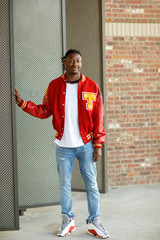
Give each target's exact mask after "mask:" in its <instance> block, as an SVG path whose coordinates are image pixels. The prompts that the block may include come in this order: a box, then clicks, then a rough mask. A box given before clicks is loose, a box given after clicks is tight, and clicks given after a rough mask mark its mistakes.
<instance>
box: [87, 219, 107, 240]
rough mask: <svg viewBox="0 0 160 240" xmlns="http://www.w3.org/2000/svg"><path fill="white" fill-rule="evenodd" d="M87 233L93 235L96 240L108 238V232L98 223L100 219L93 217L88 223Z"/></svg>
mask: <svg viewBox="0 0 160 240" xmlns="http://www.w3.org/2000/svg"><path fill="white" fill-rule="evenodd" d="M88 233H89V234H91V235H95V236H96V237H98V238H109V237H110V235H109V234H108V232H107V231H106V230H105V229H104V227H103V226H102V224H101V223H100V217H95V218H94V219H93V221H91V222H89V228H88Z"/></svg>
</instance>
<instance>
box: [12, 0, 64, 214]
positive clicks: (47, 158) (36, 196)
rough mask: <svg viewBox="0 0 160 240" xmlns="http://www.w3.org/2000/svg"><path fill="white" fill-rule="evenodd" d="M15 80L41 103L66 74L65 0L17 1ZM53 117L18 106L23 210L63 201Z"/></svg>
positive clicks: (28, 96)
mask: <svg viewBox="0 0 160 240" xmlns="http://www.w3.org/2000/svg"><path fill="white" fill-rule="evenodd" d="M13 25H14V39H13V40H14V62H15V85H16V87H17V88H18V90H19V91H20V93H21V97H22V98H23V99H24V100H26V101H27V100H30V101H33V102H35V103H36V104H40V103H41V102H42V99H43V95H44V93H45V90H46V88H47V87H48V84H49V82H50V81H51V80H52V79H54V78H56V77H58V76H60V75H61V74H62V64H61V57H62V52H63V46H62V9H61V0H54V1H53V0H45V1H44V0H27V1H26V0H14V1H13ZM51 120H52V119H51V118H49V119H45V120H41V119H38V118H34V117H32V116H30V115H28V114H26V113H24V112H23V111H22V110H21V109H20V108H18V107H17V108H16V124H17V157H18V179H19V188H18V190H19V206H20V209H23V208H27V207H34V206H43V205H53V204H57V203H58V202H59V180H58V174H57V168H56V159H55V144H54V135H55V132H54V130H53V128H52V121H51Z"/></svg>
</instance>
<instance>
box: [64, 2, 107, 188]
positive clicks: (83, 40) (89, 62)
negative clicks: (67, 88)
mask: <svg viewBox="0 0 160 240" xmlns="http://www.w3.org/2000/svg"><path fill="white" fill-rule="evenodd" d="M102 2H103V1H101V0H80V1H79V0H66V46H67V49H70V48H75V49H78V50H80V52H81V53H82V63H83V68H82V73H83V74H84V75H87V76H88V77H90V78H92V79H93V80H94V81H95V82H96V83H97V84H98V85H99V86H100V89H101V91H102V93H103V80H104V79H103V75H104V73H103V64H104V63H103V26H102V16H103V13H102ZM104 90H105V89H104ZM104 163H105V161H104V155H103V157H102V160H101V161H99V162H98V163H97V172H98V185H99V189H100V190H101V191H105V190H104V185H105V178H104ZM72 188H73V189H75V190H84V189H85V187H84V183H83V181H82V180H81V176H80V172H79V166H78V163H77V161H76V163H75V167H74V172H73V179H72Z"/></svg>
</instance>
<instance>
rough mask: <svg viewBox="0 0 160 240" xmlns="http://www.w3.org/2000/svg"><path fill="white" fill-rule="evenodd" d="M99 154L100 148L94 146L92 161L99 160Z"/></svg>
mask: <svg viewBox="0 0 160 240" xmlns="http://www.w3.org/2000/svg"><path fill="white" fill-rule="evenodd" d="M101 156H102V149H101V148H94V153H93V162H97V161H99V160H100V158H101Z"/></svg>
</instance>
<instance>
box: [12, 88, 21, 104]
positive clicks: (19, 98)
mask: <svg viewBox="0 0 160 240" xmlns="http://www.w3.org/2000/svg"><path fill="white" fill-rule="evenodd" d="M13 95H14V96H15V97H16V103H17V105H19V104H20V103H21V102H22V99H21V97H20V93H19V92H18V90H17V88H15V92H14V93H13Z"/></svg>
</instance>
